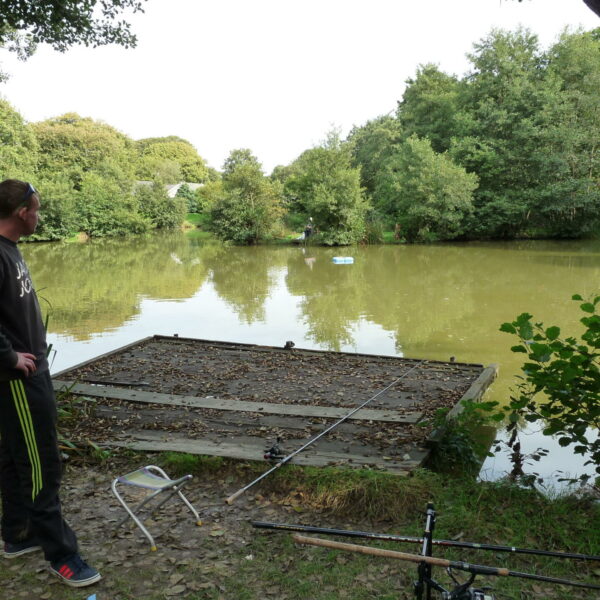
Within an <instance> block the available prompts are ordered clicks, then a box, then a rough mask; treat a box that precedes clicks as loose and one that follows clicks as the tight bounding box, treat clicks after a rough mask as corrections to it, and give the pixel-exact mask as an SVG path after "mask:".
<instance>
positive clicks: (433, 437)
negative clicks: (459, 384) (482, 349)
mask: <svg viewBox="0 0 600 600" xmlns="http://www.w3.org/2000/svg"><path fill="white" fill-rule="evenodd" d="M497 376H498V365H497V364H496V363H492V364H491V365H488V366H487V367H486V368H485V369H484V370H483V371H482V372H481V373H480V374H479V377H478V378H477V379H476V380H475V381H474V382H473V383H472V384H471V386H470V387H469V389H468V390H467V391H466V392H465V393H464V394H463V395H462V397H461V399H460V400H459V401H458V402H457V403H456V404H455V405H454V406H453V407H452V409H451V410H450V411H449V412H448V414H447V415H446V421H448V420H450V419H453V418H455V417H456V416H457V415H459V414H460V413H461V412H462V411H463V410H464V407H463V405H462V401H463V400H471V401H472V402H479V401H480V400H481V398H483V395H484V394H485V392H486V391H487V389H488V387H489V386H490V385H491V384H492V382H493V381H494V379H496V377H497ZM445 429H446V428H445V427H444V426H442V427H438V428H437V429H435V430H434V431H432V432H431V434H430V435H429V437H428V438H427V443H428V444H437V443H438V442H439V441H440V440H441V439H442V437H444V431H445Z"/></svg>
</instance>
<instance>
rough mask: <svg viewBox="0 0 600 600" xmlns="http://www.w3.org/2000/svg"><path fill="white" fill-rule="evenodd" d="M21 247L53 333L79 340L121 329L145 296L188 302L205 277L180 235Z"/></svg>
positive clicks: (192, 250)
mask: <svg viewBox="0 0 600 600" xmlns="http://www.w3.org/2000/svg"><path fill="white" fill-rule="evenodd" d="M21 249H22V251H23V254H24V255H25V259H26V261H27V263H28V265H29V268H30V271H31V273H32V277H33V280H34V282H35V285H36V288H37V290H38V291H39V294H40V296H41V297H43V298H44V299H47V300H48V302H49V303H50V306H51V311H50V314H51V316H50V321H49V330H50V332H52V333H61V334H66V335H71V336H73V337H74V338H75V339H89V337H91V336H92V335H93V334H95V333H100V332H103V331H107V330H111V329H114V328H117V327H120V326H121V325H123V323H125V322H126V321H127V320H129V319H131V318H132V317H133V316H135V315H136V314H138V313H139V306H140V302H141V300H142V299H143V298H152V299H185V298H189V297H191V296H192V295H193V294H194V293H195V292H196V291H197V290H198V288H199V287H200V286H201V285H202V283H203V282H204V280H205V278H206V273H207V269H206V266H205V264H204V261H203V260H202V255H201V250H199V249H198V248H193V247H192V246H191V245H190V244H189V243H188V241H187V240H186V238H185V237H184V236H182V235H180V234H168V235H153V236H148V237H147V238H146V237H145V238H135V239H133V238H132V239H118V240H115V239H113V240H102V241H98V242H90V243H85V244H65V243H48V244H24V245H23V246H22V247H21ZM44 304H45V303H44V301H42V305H44ZM43 308H44V307H43Z"/></svg>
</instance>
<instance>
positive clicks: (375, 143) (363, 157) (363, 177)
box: [348, 115, 402, 198]
mask: <svg viewBox="0 0 600 600" xmlns="http://www.w3.org/2000/svg"><path fill="white" fill-rule="evenodd" d="M401 139H402V128H401V126H400V122H399V120H398V119H396V118H394V117H391V116H389V115H387V116H381V117H378V118H377V119H373V120H372V121H368V122H367V123H365V124H364V125H362V126H361V127H354V128H353V129H352V131H350V134H349V135H348V142H349V143H350V144H351V148H352V166H354V167H358V168H360V181H361V185H362V187H363V188H364V189H365V190H366V192H367V194H368V195H369V196H370V197H371V198H372V197H373V192H374V191H375V186H376V179H377V174H378V173H379V172H380V171H381V169H382V168H383V163H384V162H385V161H386V160H387V159H388V158H389V157H390V156H391V155H392V154H393V153H394V150H395V146H396V145H397V144H398V143H399V142H400V141H401Z"/></svg>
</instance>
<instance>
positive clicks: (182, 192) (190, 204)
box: [176, 183, 198, 213]
mask: <svg viewBox="0 0 600 600" xmlns="http://www.w3.org/2000/svg"><path fill="white" fill-rule="evenodd" d="M176 196H177V198H183V200H185V205H186V210H187V212H189V213H197V212H198V197H197V196H196V194H195V192H193V191H192V190H191V188H190V186H189V185H188V184H187V183H184V184H183V185H181V186H180V187H179V189H178V190H177V194H176Z"/></svg>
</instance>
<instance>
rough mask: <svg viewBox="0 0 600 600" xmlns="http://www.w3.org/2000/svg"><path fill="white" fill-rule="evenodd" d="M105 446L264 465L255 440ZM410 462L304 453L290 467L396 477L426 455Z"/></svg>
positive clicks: (164, 439)
mask: <svg viewBox="0 0 600 600" xmlns="http://www.w3.org/2000/svg"><path fill="white" fill-rule="evenodd" d="M103 445H104V446H109V447H120V448H129V449H131V450H137V451H145V452H146V451H153V452H166V451H170V452H184V453H186V454H203V455H208V456H222V457H225V458H234V459H239V460H255V461H260V462H265V461H264V458H263V454H264V440H257V443H256V444H251V443H248V442H246V443H243V444H241V443H237V442H212V441H209V440H189V439H185V438H177V437H173V436H172V435H170V434H165V433H164V432H153V431H148V432H145V433H143V434H136V435H134V436H131V437H129V438H127V437H123V438H121V439H119V438H117V439H114V440H111V441H110V442H106V443H104V444H103ZM410 455H411V460H402V459H400V460H395V459H393V458H392V460H390V461H384V460H382V458H381V457H364V456H358V455H349V454H347V453H337V452H322V451H314V450H313V451H312V452H310V451H307V452H304V453H301V454H298V455H297V456H295V457H294V460H293V464H296V465H304V466H306V465H310V466H315V467H325V466H332V465H333V466H344V467H351V468H364V467H368V466H372V465H376V466H377V467H380V468H383V469H385V470H386V471H391V472H394V473H398V474H406V473H407V472H408V471H410V470H412V469H415V468H417V467H419V466H421V465H422V464H423V462H424V461H425V459H426V458H427V456H428V455H429V452H428V451H427V450H419V449H417V448H415V449H414V450H411V452H410Z"/></svg>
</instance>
